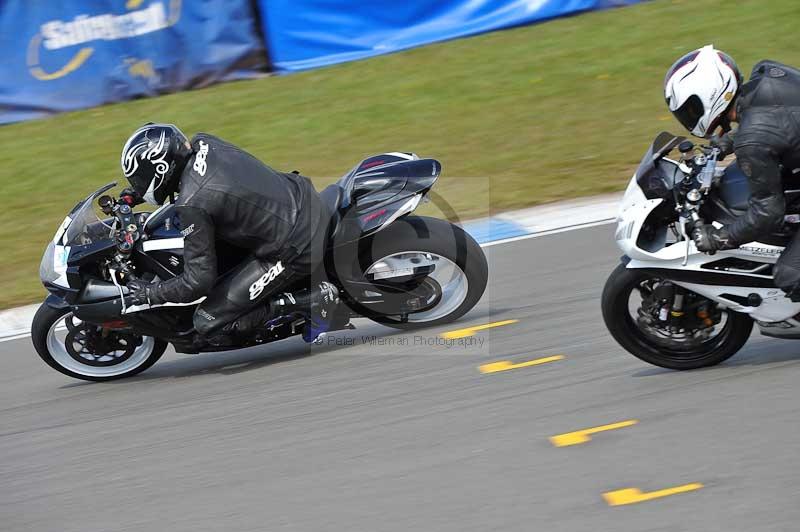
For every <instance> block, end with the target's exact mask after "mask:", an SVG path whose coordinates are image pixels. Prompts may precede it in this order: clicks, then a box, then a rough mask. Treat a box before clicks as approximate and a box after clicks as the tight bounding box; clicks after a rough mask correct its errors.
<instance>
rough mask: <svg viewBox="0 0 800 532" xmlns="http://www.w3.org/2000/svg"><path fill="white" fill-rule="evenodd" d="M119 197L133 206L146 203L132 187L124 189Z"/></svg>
mask: <svg viewBox="0 0 800 532" xmlns="http://www.w3.org/2000/svg"><path fill="white" fill-rule="evenodd" d="M119 197H120V199H121V200H122V201H124V202H125V203H127V204H128V205H130V206H131V207H135V206H136V205H139V204H141V203H144V200H143V199H142V197H141V196H140V195H139V194H138V193H137V192H136V191H135V190H133V189H132V188H126V189H123V191H122V192H120V193H119Z"/></svg>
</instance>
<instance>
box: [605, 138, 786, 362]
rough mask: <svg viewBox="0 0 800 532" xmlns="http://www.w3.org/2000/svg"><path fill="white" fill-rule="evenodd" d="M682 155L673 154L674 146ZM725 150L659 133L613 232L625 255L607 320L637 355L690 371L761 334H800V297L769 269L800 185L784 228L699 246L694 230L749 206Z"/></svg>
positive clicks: (742, 180) (613, 279)
mask: <svg viewBox="0 0 800 532" xmlns="http://www.w3.org/2000/svg"><path fill="white" fill-rule="evenodd" d="M676 148H677V149H678V151H679V152H680V154H681V155H680V157H679V159H678V160H673V159H669V158H668V157H667V156H668V155H669V154H670V152H672V151H673V150H675V149H676ZM718 155H719V151H718V150H717V149H716V148H713V147H706V146H700V147H698V146H695V145H694V144H692V143H691V141H688V140H686V139H684V138H682V137H675V136H674V135H671V134H669V133H661V134H660V135H658V136H657V137H656V139H655V141H653V144H652V145H651V146H650V149H649V150H648V151H647V153H646V154H645V156H644V159H642V162H641V164H640V165H639V167H638V168H637V170H636V173H635V174H634V176H633V178H632V179H631V182H630V184H629V185H628V188H627V190H626V192H625V196H624V198H623V200H622V204H621V205H620V209H619V215H618V217H617V229H616V234H615V238H616V241H617V245H618V246H619V247H620V248H621V249H622V251H623V252H624V253H625V256H624V257H623V259H622V264H620V265H619V266H618V267H617V268H616V269H615V270H614V271H613V272H612V273H611V275H610V276H609V278H608V280H607V281H606V285H605V288H604V289H603V296H602V308H603V320H604V321H605V324H606V327H607V328H608V330H609V332H610V333H611V335H612V336H613V337H614V339H615V340H616V341H617V342H619V344H620V345H621V346H622V347H623V348H625V349H626V350H627V351H629V352H630V353H632V354H633V355H634V356H636V357H638V358H640V359H642V360H644V361H645V362H649V363H651V364H655V365H657V366H661V367H665V368H670V369H677V370H684V369H695V368H701V367H706V366H713V365H715V364H719V363H720V362H722V361H724V360H726V359H728V358H730V357H731V356H733V355H734V354H735V353H736V352H737V351H739V349H741V347H742V346H743V345H744V344H745V342H746V341H747V339H748V338H749V336H750V333H751V331H752V329H753V321H755V322H756V323H757V324H758V326H759V328H760V329H761V333H762V334H764V335H766V336H773V337H779V338H789V339H800V321H798V320H799V319H800V316H798V313H800V303H794V302H792V301H791V300H789V299H788V298H787V297H785V294H784V292H783V291H782V290H779V289H778V288H776V287H775V285H774V283H773V278H772V269H773V267H774V265H775V262H776V261H777V260H778V258H779V257H780V255H781V252H782V251H783V249H784V247H785V246H786V244H787V243H788V242H789V240H790V239H791V237H792V236H793V235H794V233H795V229H796V228H797V227H798V222H800V216H798V214H797V213H800V195H798V192H800V191H789V192H787V200H786V204H787V213H788V214H787V216H786V220H785V223H784V227H783V231H782V232H780V233H775V234H771V235H768V236H766V237H765V238H763V239H762V240H761V241H759V242H751V243H749V244H746V245H743V246H741V247H739V248H738V249H732V250H728V251H719V252H717V253H715V254H707V253H702V252H700V251H698V250H697V248H696V247H695V245H694V242H693V241H692V239H691V237H690V236H689V235H690V232H691V228H692V227H693V225H694V224H696V223H702V222H703V220H706V221H710V223H713V224H714V225H715V226H718V227H721V226H722V225H725V224H729V223H731V222H733V221H734V219H735V218H736V217H737V216H741V215H742V214H743V213H744V212H745V210H746V209H747V203H748V199H749V197H750V190H749V186H748V181H747V177H746V176H745V175H744V173H743V172H742V171H741V170H740V169H739V167H738V165H736V163H733V164H731V165H729V166H728V167H727V168H721V167H719V166H717V156H718Z"/></svg>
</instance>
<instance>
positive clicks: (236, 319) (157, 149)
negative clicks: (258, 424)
mask: <svg viewBox="0 0 800 532" xmlns="http://www.w3.org/2000/svg"><path fill="white" fill-rule="evenodd" d="M121 163H122V169H123V172H124V173H125V176H126V177H127V178H128V180H129V181H130V183H131V185H132V186H133V188H134V190H135V191H136V193H137V194H138V195H140V196H141V198H142V199H144V200H145V201H148V202H149V203H153V204H157V205H161V204H163V203H164V202H165V201H166V199H167V198H168V197H170V196H172V195H175V194H177V200H176V202H175V208H176V211H177V213H178V216H179V219H180V223H181V228H182V231H181V232H182V234H183V237H184V270H183V274H182V275H179V276H177V277H174V278H172V279H168V280H165V281H160V282H156V283H152V284H145V283H142V282H140V281H134V282H133V283H129V288H133V290H134V300H135V301H134V302H135V303H139V304H148V305H158V304H162V303H167V302H170V303H190V302H192V301H195V300H197V299H199V298H201V297H203V296H206V300H205V301H204V302H203V303H202V304H201V305H200V306H199V307H198V309H197V311H196V312H195V315H194V327H195V329H196V330H197V332H198V333H200V335H202V336H203V337H209V336H212V337H213V336H214V335H217V336H221V337H224V336H226V335H229V334H230V333H237V332H238V333H242V332H247V331H250V330H251V329H252V328H254V327H258V326H260V325H264V324H265V323H266V322H267V320H268V319H271V318H274V317H276V316H278V315H284V314H288V313H291V312H297V311H301V312H306V313H307V314H308V315H309V317H310V318H311V319H310V324H309V327H308V328H307V330H306V331H304V337H305V339H306V340H307V341H312V340H314V339H315V338H316V337H317V335H318V334H319V333H320V332H322V331H323V330H324V329H325V327H326V325H327V324H326V323H325V319H324V317H327V315H328V314H329V312H330V310H331V309H332V307H333V306H334V305H335V304H336V303H337V302H338V294H337V293H336V288H335V287H333V286H332V285H331V284H329V283H325V282H323V283H321V284H319V285H318V286H314V287H312V288H309V289H304V290H299V291H296V292H294V293H292V294H285V293H284V294H281V292H283V291H284V290H286V289H287V287H289V286H291V285H294V284H296V283H297V281H298V280H302V279H306V278H309V277H310V275H311V274H312V272H313V271H314V270H315V268H317V267H318V266H319V264H320V262H321V260H322V246H323V245H324V244H323V242H322V239H323V238H324V234H323V231H321V230H320V228H322V227H325V221H326V219H327V216H329V214H328V213H327V211H326V209H325V207H324V206H323V205H322V202H321V200H320V198H319V195H318V194H317V192H316V190H315V189H314V187H313V185H312V184H311V182H310V181H309V180H308V179H307V178H305V177H303V176H301V175H298V174H296V173H283V172H278V171H276V170H274V169H272V168H270V167H269V166H267V165H265V164H263V163H262V162H260V161H259V160H258V159H256V158H255V157H253V156H252V155H250V154H248V153H247V152H245V151H243V150H241V149H240V148H237V147H236V146H234V145H232V144H229V143H227V142H225V141H223V140H221V139H219V138H217V137H214V136H212V135H208V134H204V133H201V134H198V135H196V136H195V137H194V138H193V139H192V140H191V143H189V141H188V140H187V138H186V137H185V135H183V133H182V132H181V131H180V130H179V129H178V128H177V127H175V126H173V125H171V124H147V125H145V126H143V127H142V128H140V129H138V130H137V131H136V132H134V134H133V135H132V136H131V137H130V138H129V139H128V141H127V143H126V144H125V147H124V149H123V151H122V159H121ZM219 240H223V241H226V242H229V243H230V244H233V245H234V246H237V247H239V248H244V249H247V250H250V251H251V252H252V256H251V257H250V258H249V259H247V260H245V261H244V262H243V263H242V264H240V265H239V266H238V267H236V268H235V269H234V271H232V272H231V273H229V274H226V275H225V277H224V278H223V279H221V280H219V282H218V271H217V255H216V251H215V243H216V242H217V241H219ZM276 294H281V295H279V296H276ZM315 318H316V319H315Z"/></svg>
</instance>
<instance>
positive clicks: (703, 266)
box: [615, 161, 800, 322]
mask: <svg viewBox="0 0 800 532" xmlns="http://www.w3.org/2000/svg"><path fill="white" fill-rule="evenodd" d="M665 162H667V161H665ZM670 162H671V161H670ZM675 164H677V163H675ZM663 201H664V200H663V199H647V198H646V197H645V195H644V192H642V190H641V188H640V187H639V185H638V183H637V180H636V176H634V177H633V178H632V179H631V182H630V183H629V185H628V188H627V190H626V192H625V195H624V198H623V201H622V203H621V206H620V210H619V214H618V216H617V229H616V232H615V238H616V240H617V244H618V245H619V246H620V248H621V249H622V250H623V252H624V253H625V255H626V256H627V257H628V258H629V259H630V260H629V261H628V263H627V266H626V267H627V268H630V269H647V270H652V271H654V272H656V273H657V274H658V275H659V276H662V277H663V278H666V279H669V280H671V281H672V282H674V283H675V284H677V285H679V286H683V287H684V288H686V289H688V290H691V291H693V292H697V293H698V294H701V295H703V296H705V297H707V298H709V299H711V300H713V301H715V302H717V303H719V305H720V306H722V307H725V308H730V309H731V310H735V311H737V312H742V313H745V314H749V315H750V316H752V317H753V319H755V320H757V321H763V322H781V321H785V320H788V319H790V318H791V317H793V316H795V315H796V314H798V313H800V303H794V302H792V301H790V300H789V299H788V298H786V297H785V295H784V293H783V291H781V290H779V289H778V288H776V287H775V285H774V283H773V281H772V276H771V275H759V274H758V273H751V272H747V271H730V270H728V271H725V270H717V269H714V268H713V267H710V266H709V265H711V264H713V263H715V262H718V261H720V260H723V259H725V258H738V259H745V260H747V261H749V262H753V263H763V264H766V265H774V264H775V263H776V262H777V260H778V258H779V257H780V254H781V252H782V251H783V249H784V248H783V247H781V246H776V245H771V244H767V243H762V242H751V243H748V244H745V245H743V246H741V247H740V248H738V249H732V250H727V251H719V252H717V253H716V254H715V255H708V254H706V253H702V252H700V251H698V250H697V247H696V246H695V244H694V242H693V241H692V240H691V239H689V241H688V257H687V242H686V241H685V240H681V241H678V242H675V243H671V244H666V236H667V235H666V228H664V234H663V239H664V241H663V243H662V245H661V246H660V247H658V246H656V248H658V249H655V248H651V249H650V250H648V249H643V248H642V247H641V246H640V245H639V237H640V234H641V231H642V229H643V227H644V226H645V225H646V223H647V219H648V217H649V216H650V215H651V213H652V212H653V211H654V210H655V209H656V208H657V207H658V206H659V205H661V204H662V202H663ZM684 261H686V263H685V264H684ZM750 294H757V295H758V296H759V297H760V299H761V303H760V304H759V305H758V306H748V305H746V304H742V302H741V301H736V299H731V298H726V297H725V295H729V296H731V295H732V296H735V298H737V299H740V300H741V299H742V298H743V299H744V300H746V299H747V297H748V296H749V295H750Z"/></svg>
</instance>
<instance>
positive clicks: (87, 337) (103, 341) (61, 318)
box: [31, 304, 167, 382]
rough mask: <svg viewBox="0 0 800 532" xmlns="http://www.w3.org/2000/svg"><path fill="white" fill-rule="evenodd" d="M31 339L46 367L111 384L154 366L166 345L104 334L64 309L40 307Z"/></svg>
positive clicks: (131, 336) (126, 335) (118, 333)
mask: <svg viewBox="0 0 800 532" xmlns="http://www.w3.org/2000/svg"><path fill="white" fill-rule="evenodd" d="M31 339H32V341H33V346H34V348H35V349H36V352H37V353H38V354H39V357H41V359H42V360H44V361H45V362H46V363H47V365H48V366H50V367H51V368H53V369H55V370H56V371H59V372H61V373H63V374H64V375H69V376H70V377H74V378H76V379H82V380H87V381H97V382H102V381H110V380H114V379H122V378H125V377H131V376H133V375H136V374H137V373H141V372H142V371H144V370H146V369H147V368H149V367H150V366H152V365H153V364H155V363H156V361H158V359H159V358H161V355H163V354H164V351H165V350H166V348H167V343H166V342H164V341H163V340H159V339H157V338H152V337H150V336H139V335H136V334H134V333H130V332H126V331H114V330H106V331H104V330H103V329H102V327H100V326H97V325H92V324H88V323H85V322H82V321H80V320H78V319H77V318H75V317H74V316H73V315H72V312H71V311H70V310H69V309H68V308H67V309H56V308H52V307H50V306H48V305H47V304H42V306H41V307H39V310H38V311H37V312H36V315H35V316H34V318H33V325H32V327H31Z"/></svg>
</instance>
